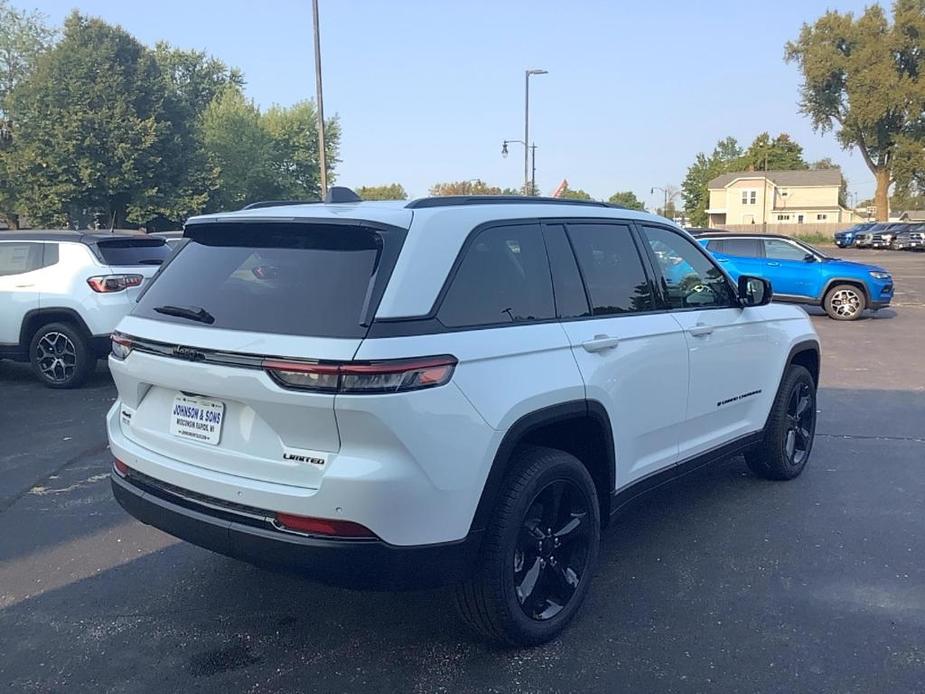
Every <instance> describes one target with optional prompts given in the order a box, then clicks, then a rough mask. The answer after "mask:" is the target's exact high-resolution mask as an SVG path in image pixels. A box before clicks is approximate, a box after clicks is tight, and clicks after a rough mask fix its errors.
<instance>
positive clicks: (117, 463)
mask: <svg viewBox="0 0 925 694" xmlns="http://www.w3.org/2000/svg"><path fill="white" fill-rule="evenodd" d="M112 466H113V467H114V468H115V469H116V472H117V473H119V475H120V476H121V477H125V476H126V475H128V473H129V470H130V469H131V468H129V466H128V465H126V464H125V463H123V462H122V461H121V460H119V459H118V458H116V459H114V460H113V462H112Z"/></svg>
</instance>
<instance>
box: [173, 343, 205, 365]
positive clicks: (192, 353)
mask: <svg viewBox="0 0 925 694" xmlns="http://www.w3.org/2000/svg"><path fill="white" fill-rule="evenodd" d="M173 356H175V357H176V358H177V359H185V360H186V361H202V360H203V359H205V358H206V355H205V354H203V353H202V352H200V351H199V350H197V349H193V348H192V347H182V346H180V347H175V348H174V350H173Z"/></svg>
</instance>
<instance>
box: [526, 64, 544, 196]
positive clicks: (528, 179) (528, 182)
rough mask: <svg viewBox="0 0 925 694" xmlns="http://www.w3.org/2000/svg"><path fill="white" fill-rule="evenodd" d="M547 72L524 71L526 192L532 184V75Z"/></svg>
mask: <svg viewBox="0 0 925 694" xmlns="http://www.w3.org/2000/svg"><path fill="white" fill-rule="evenodd" d="M545 74H547V71H546V70H536V69H534V70H525V71H524V194H526V192H527V188H528V186H529V185H530V147H529V146H528V144H529V142H530V76H531V75H545ZM531 190H532V189H531Z"/></svg>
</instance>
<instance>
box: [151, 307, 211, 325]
mask: <svg viewBox="0 0 925 694" xmlns="http://www.w3.org/2000/svg"><path fill="white" fill-rule="evenodd" d="M154 310H155V311H157V312H158V313H163V314H164V315H165V316H176V317H177V318H188V319H189V320H194V321H199V322H200V323H207V324H209V325H211V324H212V323H214V322H215V316H213V315H212V314H211V313H209V312H208V311H206V310H205V309H204V308H200V307H198V306H170V305H167V306H157V307H155V309H154Z"/></svg>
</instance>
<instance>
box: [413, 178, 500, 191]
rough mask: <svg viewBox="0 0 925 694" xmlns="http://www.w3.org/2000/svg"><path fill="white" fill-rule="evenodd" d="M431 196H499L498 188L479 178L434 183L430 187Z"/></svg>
mask: <svg viewBox="0 0 925 694" xmlns="http://www.w3.org/2000/svg"><path fill="white" fill-rule="evenodd" d="M430 194H431V195H501V194H502V190H501V188H500V187H498V186H490V185H488V184H487V183H485V181H483V180H482V179H480V178H475V179H472V180H469V181H450V182H448V183H435V184H434V185H432V186H431V187H430Z"/></svg>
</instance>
